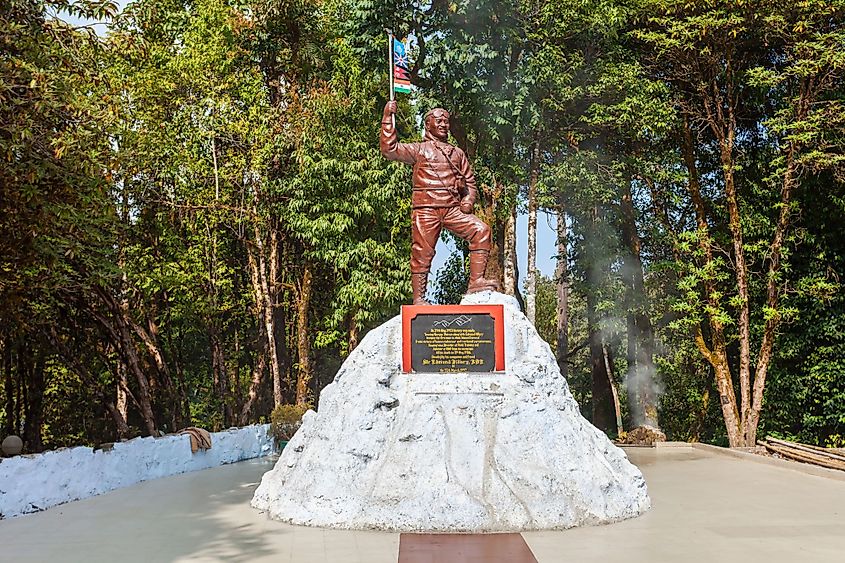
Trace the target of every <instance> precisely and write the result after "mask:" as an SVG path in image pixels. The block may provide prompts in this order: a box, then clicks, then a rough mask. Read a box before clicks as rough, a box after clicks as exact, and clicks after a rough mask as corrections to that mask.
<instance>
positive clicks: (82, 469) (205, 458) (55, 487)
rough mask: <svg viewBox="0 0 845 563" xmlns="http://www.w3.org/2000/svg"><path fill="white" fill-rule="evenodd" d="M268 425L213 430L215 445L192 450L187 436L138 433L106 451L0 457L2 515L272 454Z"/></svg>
mask: <svg viewBox="0 0 845 563" xmlns="http://www.w3.org/2000/svg"><path fill="white" fill-rule="evenodd" d="M269 429H270V425H269V424H261V425H255V426H245V427H243V428H232V429H230V430H225V431H223V432H214V433H212V434H211V449H210V450H205V451H203V450H199V451H197V453H195V454H193V453H191V439H190V437H189V436H188V435H181V436H178V435H170V436H164V437H162V438H135V439H134V440H129V441H127V442H118V443H116V444H115V445H114V448H113V449H111V450H108V451H103V450H97V451H93V450H92V448H89V447H77V448H62V449H59V450H54V451H49V452H45V453H43V454H35V455H23V456H16V457H11V458H5V459H2V460H0V519H2V518H10V517H12V516H19V515H21V514H27V513H29V512H37V511H39V510H43V509H45V508H49V507H51V506H56V505H57V504H62V503H65V502H69V501H72V500H79V499H83V498H87V497H91V496H94V495H99V494H102V493H106V492H108V491H112V490H114V489H119V488H121V487H127V486H129V485H134V484H135V483H139V482H141V481H147V480H149V479H157V478H159V477H167V476H169V475H176V474H178V473H186V472H188V471H197V470H199V469H208V468H210V467H216V466H218V465H223V464H226V463H234V462H236V461H242V460H245V459H251V458H255V457H260V456H263V455H267V454H270V453H271V452H272V450H273V439H272V437H271V436H270V435H269V433H268V432H269Z"/></svg>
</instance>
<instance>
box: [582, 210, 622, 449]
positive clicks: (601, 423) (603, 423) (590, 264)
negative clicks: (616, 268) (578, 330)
mask: <svg viewBox="0 0 845 563" xmlns="http://www.w3.org/2000/svg"><path fill="white" fill-rule="evenodd" d="M598 215H599V210H598V208H597V207H593V208H592V209H591V210H590V225H589V229H590V231H589V233H588V235H591V236H594V234H595V233H596V232H597V231H598V220H599V218H598ZM594 253H595V250H593V249H590V250H588V255H587V264H586V267H585V270H586V281H587V288H586V292H587V333H588V340H589V345H590V364H591V372H592V394H593V401H592V402H593V404H592V407H593V409H592V410H593V420H592V423H593V425H594V426H595V427H596V428H599V429H600V430H603V431H605V432H612V431H613V430H614V429H615V427H616V421H615V418H616V416H615V412H614V407H613V389H612V388H611V385H610V381H611V378H612V377H613V376H612V374H611V373H608V370H607V364H606V362H605V359H604V339H603V337H602V334H601V330H600V327H599V322H598V313H597V306H598V303H597V299H596V294H597V291H598V288H599V286H600V285H601V280H600V279H599V277H598V269H597V267H596V263H595V262H596V256H595V255H594Z"/></svg>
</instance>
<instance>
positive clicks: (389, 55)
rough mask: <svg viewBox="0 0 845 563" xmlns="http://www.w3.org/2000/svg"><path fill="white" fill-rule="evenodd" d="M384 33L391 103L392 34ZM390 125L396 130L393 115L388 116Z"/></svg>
mask: <svg viewBox="0 0 845 563" xmlns="http://www.w3.org/2000/svg"><path fill="white" fill-rule="evenodd" d="M385 31H387V70H388V76H389V77H390V101H391V102H392V101H393V100H394V99H395V94H394V93H393V32H392V31H391V30H389V29H386V30H385ZM390 123H391V124H392V125H393V128H394V129H396V114H395V113H391V114H390Z"/></svg>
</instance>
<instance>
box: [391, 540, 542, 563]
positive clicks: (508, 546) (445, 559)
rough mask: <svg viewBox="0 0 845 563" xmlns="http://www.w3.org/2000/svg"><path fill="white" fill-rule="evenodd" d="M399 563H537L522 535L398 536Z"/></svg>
mask: <svg viewBox="0 0 845 563" xmlns="http://www.w3.org/2000/svg"><path fill="white" fill-rule="evenodd" d="M399 563H537V559H536V558H535V557H534V554H533V553H531V548H529V547H528V544H527V543H525V540H524V539H523V538H522V534H401V535H400V536H399Z"/></svg>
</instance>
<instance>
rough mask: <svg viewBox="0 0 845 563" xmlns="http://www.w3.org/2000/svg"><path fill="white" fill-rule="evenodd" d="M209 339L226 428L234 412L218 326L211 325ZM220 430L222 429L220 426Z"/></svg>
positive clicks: (216, 397) (221, 418)
mask: <svg viewBox="0 0 845 563" xmlns="http://www.w3.org/2000/svg"><path fill="white" fill-rule="evenodd" d="M208 339H209V344H210V347H211V377H212V384H213V386H214V395H215V401H216V402H217V404H218V409H219V412H220V420H221V424H222V425H223V428H226V427H227V426H229V424H230V423H231V422H232V418H231V416H232V413H231V412H230V408H229V407H230V405H229V389H228V387H229V385H228V383H229V370H228V369H227V366H226V357H225V354H224V353H223V344H222V343H221V342H220V335H219V334H218V329H217V327H213V326H212V327H209V329H208ZM218 430H220V429H219V428H218Z"/></svg>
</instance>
